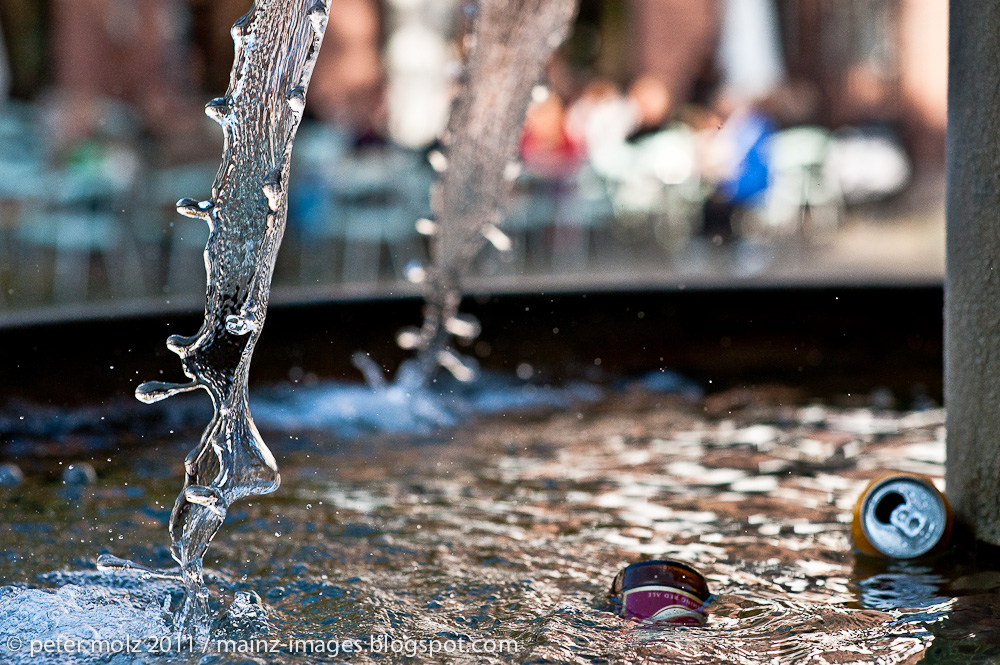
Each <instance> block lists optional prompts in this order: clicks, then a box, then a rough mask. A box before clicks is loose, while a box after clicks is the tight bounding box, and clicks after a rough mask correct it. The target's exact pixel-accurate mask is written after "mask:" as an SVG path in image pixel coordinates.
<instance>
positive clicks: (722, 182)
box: [702, 89, 776, 244]
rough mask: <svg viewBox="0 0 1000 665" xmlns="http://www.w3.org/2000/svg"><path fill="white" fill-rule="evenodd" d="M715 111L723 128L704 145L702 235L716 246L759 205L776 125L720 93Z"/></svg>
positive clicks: (737, 99)
mask: <svg viewBox="0 0 1000 665" xmlns="http://www.w3.org/2000/svg"><path fill="white" fill-rule="evenodd" d="M714 106H715V111H716V113H718V116H719V117H720V118H723V120H722V124H721V126H719V128H718V130H717V131H716V132H715V133H714V135H712V136H711V138H710V139H709V140H708V142H707V143H706V145H705V154H704V155H703V161H702V174H703V176H704V178H705V180H706V181H707V182H709V183H712V184H713V192H712V194H711V195H710V196H709V197H708V199H707V200H706V202H705V207H704V218H703V227H702V233H703V235H704V236H706V237H708V238H710V239H711V240H712V242H713V243H715V244H723V243H728V242H730V241H732V240H733V239H734V237H735V228H734V225H733V221H734V217H735V216H736V215H738V214H740V213H742V212H745V211H747V210H749V209H752V208H755V207H758V206H760V205H761V203H762V202H763V197H764V194H765V192H766V191H767V188H768V185H769V181H770V173H769V161H770V139H771V137H772V135H773V134H774V132H775V130H776V124H775V122H774V120H773V119H772V118H771V117H770V116H769V115H767V114H766V113H765V112H764V111H763V110H762V109H761V108H760V106H759V105H758V104H755V103H750V102H746V101H743V100H742V99H741V98H740V97H739V96H735V95H733V94H732V92H731V91H729V90H726V89H723V90H722V91H720V93H719V95H718V96H717V98H716V103H715V105H714Z"/></svg>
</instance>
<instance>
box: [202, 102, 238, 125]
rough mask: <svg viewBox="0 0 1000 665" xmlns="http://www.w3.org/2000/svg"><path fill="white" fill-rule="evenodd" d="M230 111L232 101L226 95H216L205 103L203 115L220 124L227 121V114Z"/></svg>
mask: <svg viewBox="0 0 1000 665" xmlns="http://www.w3.org/2000/svg"><path fill="white" fill-rule="evenodd" d="M232 111H233V109H232V101H231V100H230V99H229V98H228V97H216V98H215V99H213V100H212V101H210V102H209V103H208V104H205V115H207V116H208V117H209V118H211V119H212V120H214V121H216V122H217V123H219V124H220V125H224V124H226V123H227V122H229V115H230V114H231V113H232Z"/></svg>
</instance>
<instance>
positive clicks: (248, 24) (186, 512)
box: [98, 0, 327, 635]
mask: <svg viewBox="0 0 1000 665" xmlns="http://www.w3.org/2000/svg"><path fill="white" fill-rule="evenodd" d="M326 21H327V6H326V4H325V3H323V2H317V1H316V0H257V1H256V2H255V3H254V5H253V7H252V8H251V10H250V11H249V12H248V13H247V14H246V15H245V16H243V17H242V18H240V19H239V20H238V21H237V22H236V24H235V25H234V26H233V29H232V36H233V43H234V45H235V58H234V61H233V70H232V75H231V78H230V83H229V90H228V91H227V93H226V95H225V96H224V97H219V98H216V99H213V100H212V101H210V102H209V103H208V104H207V105H206V107H205V113H206V114H207V115H208V116H209V117H211V118H212V119H214V120H215V121H216V122H218V123H219V125H220V126H221V127H222V129H223V134H224V151H223V157H222V165H221V167H220V168H219V172H218V174H217V175H216V178H215V182H214V183H213V186H212V196H211V199H209V200H204V201H197V200H195V199H189V198H185V199H181V200H180V201H178V202H177V210H178V212H179V213H180V214H182V215H184V216H187V217H193V218H196V219H203V220H205V221H206V222H207V223H208V226H209V239H208V243H207V245H206V247H205V266H206V270H207V273H208V286H207V289H206V298H205V320H204V322H203V323H202V326H201V329H200V330H199V331H198V333H197V334H196V335H194V336H192V337H182V336H179V335H174V336H171V337H170V339H169V340H168V341H167V346H168V348H169V349H170V350H171V351H173V352H174V353H176V354H177V355H178V356H180V358H181V361H182V365H183V370H184V373H185V374H186V375H187V376H188V377H189V378H190V379H191V381H190V382H188V383H163V382H159V381H151V382H148V383H144V384H142V385H141V386H139V387H138V388H137V389H136V397H137V398H138V399H140V400H141V401H143V402H155V401H158V400H161V399H165V398H167V397H170V396H172V395H175V394H177V393H179V392H186V391H190V390H195V389H197V388H203V389H205V390H206V391H208V393H209V395H210V396H211V399H212V405H213V407H214V415H213V417H212V420H211V422H210V423H209V425H208V427H207V428H206V430H205V432H204V434H203V436H202V439H201V442H200V443H199V444H198V446H197V447H196V448H195V449H194V450H192V451H191V453H190V454H189V455H188V456H187V459H186V460H185V462H184V467H185V480H184V490H183V491H182V492H181V493H180V495H179V496H178V497H177V501H176V502H175V504H174V508H173V512H172V513H171V516H170V538H171V541H172V547H171V554H172V556H173V558H174V559H175V560H176V561H177V563H178V564H179V565H180V572H179V574H177V573H172V572H163V571H155V570H152V569H150V568H147V567H145V566H141V565H139V564H135V563H132V562H130V561H126V560H125V559H120V558H118V557H114V556H110V555H102V556H101V557H100V558H99V559H98V565H99V567H100V568H101V569H102V570H107V571H111V570H121V569H124V568H131V569H135V570H138V571H139V572H140V573H141V574H144V575H150V576H155V577H161V578H168V579H175V580H181V581H182V582H183V584H184V588H185V592H186V593H185V600H184V605H183V607H182V608H181V612H180V615H179V617H178V618H177V620H176V621H175V626H176V627H177V628H178V629H179V630H181V631H183V632H184V633H187V634H189V635H190V634H195V635H203V634H205V633H207V630H208V624H209V622H208V619H209V612H208V590H207V589H206V588H205V585H204V582H203V579H202V559H203V557H204V555H205V552H206V550H207V549H208V546H209V543H211V541H212V538H213V537H214V536H215V534H216V532H218V530H219V528H220V527H221V526H222V523H223V521H224V520H225V517H226V511H227V509H228V507H229V506H230V505H231V504H232V503H233V502H234V501H237V500H238V499H241V498H244V497H247V496H252V495H256V494H266V493H268V492H273V491H274V490H275V489H277V487H278V484H279V482H280V477H279V474H278V466H277V463H276V462H275V460H274V457H273V456H272V455H271V452H270V450H268V448H267V446H266V445H265V444H264V441H263V439H261V436H260V434H259V433H258V432H257V428H256V426H255V425H254V422H253V419H252V418H251V416H250V410H249V404H248V398H247V379H248V376H249V370H250V359H251V356H252V354H253V349H254V346H255V344H256V343H257V339H258V337H259V336H260V332H261V328H262V326H263V324H264V317H265V314H266V311H267V302H268V294H269V291H270V284H271V275H272V273H273V271H274V261H275V257H276V255H277V251H278V247H279V245H280V243H281V237H282V234H283V233H284V228H285V218H286V214H287V196H286V193H287V190H286V186H285V185H286V183H287V182H288V169H289V162H290V159H289V158H290V155H291V150H292V143H293V140H294V138H295V132H296V130H297V128H298V124H299V120H300V119H301V117H302V111H303V109H304V108H305V95H306V89H307V87H308V85H309V79H310V76H311V74H312V69H313V65H314V63H315V61H316V56H317V54H318V53H319V48H320V44H321V43H322V38H323V31H324V29H325V27H326Z"/></svg>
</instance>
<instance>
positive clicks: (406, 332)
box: [396, 326, 423, 349]
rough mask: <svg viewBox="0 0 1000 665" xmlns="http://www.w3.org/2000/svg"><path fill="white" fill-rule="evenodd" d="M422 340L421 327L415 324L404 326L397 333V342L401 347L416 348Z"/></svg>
mask: <svg viewBox="0 0 1000 665" xmlns="http://www.w3.org/2000/svg"><path fill="white" fill-rule="evenodd" d="M422 340H423V336H422V335H421V334H420V329H419V328H416V327H414V326H410V327H408V328H403V329H402V330H400V331H399V333H398V334H397V335H396V344H398V345H399V348H401V349H415V348H417V347H419V346H420V343H421V341H422Z"/></svg>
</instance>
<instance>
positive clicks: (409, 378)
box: [355, 0, 576, 390]
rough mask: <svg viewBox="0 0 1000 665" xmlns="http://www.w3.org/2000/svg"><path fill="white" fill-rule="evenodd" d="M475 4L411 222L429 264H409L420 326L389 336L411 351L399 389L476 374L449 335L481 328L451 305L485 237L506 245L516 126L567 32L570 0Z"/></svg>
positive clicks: (471, 334)
mask: <svg viewBox="0 0 1000 665" xmlns="http://www.w3.org/2000/svg"><path fill="white" fill-rule="evenodd" d="M473 9H474V16H473V19H472V26H471V29H470V31H469V32H468V34H467V35H466V38H465V40H464V44H465V45H466V53H465V65H464V69H463V74H462V79H463V80H462V86H461V92H460V93H459V95H458V97H457V99H456V100H455V103H454V105H453V108H452V113H451V118H450V120H449V123H448V128H447V130H446V131H445V134H444V136H443V144H444V150H443V151H439V150H434V151H432V152H431V153H430V154H429V155H428V160H429V162H430V164H431V167H432V168H433V169H434V170H435V171H437V172H438V173H439V174H441V179H440V181H439V182H438V183H436V184H435V187H434V189H433V191H432V197H431V198H432V207H433V210H434V219H433V220H430V219H420V220H417V221H416V228H417V231H418V232H419V233H421V234H424V235H426V236H429V237H430V241H431V266H430V267H429V268H427V269H426V270H420V271H419V273H418V271H414V274H415V276H418V277H419V279H416V280H414V281H416V282H418V283H421V284H422V285H423V287H424V311H423V317H424V320H423V325H422V326H421V327H420V328H419V329H416V328H412V327H410V328H406V329H404V330H402V331H401V332H400V333H399V335H398V336H397V342H398V343H399V345H400V346H401V347H402V348H404V349H413V350H415V351H416V357H415V358H412V359H410V360H408V361H406V362H404V364H403V366H401V367H400V369H399V372H398V373H397V376H396V379H395V383H397V384H402V385H403V387H404V388H406V389H407V390H419V389H421V388H426V387H427V386H428V384H430V383H431V382H432V381H433V378H434V376H435V374H436V373H437V371H438V370H439V368H444V369H446V370H448V371H449V372H450V373H451V374H452V375H454V376H455V378H457V379H459V380H460V381H471V380H472V379H473V378H475V376H476V373H477V368H476V363H475V361H474V360H473V359H472V358H467V357H464V356H462V355H461V354H460V353H458V352H457V351H455V350H454V349H453V348H452V347H451V337H452V336H455V337H458V338H459V339H461V340H463V341H465V342H471V341H472V340H473V339H475V338H476V337H477V336H478V335H479V330H480V326H479V322H478V321H476V320H475V319H474V318H473V317H471V316H468V315H460V314H459V313H458V310H459V305H460V304H461V293H462V279H463V277H464V275H465V274H466V273H467V272H468V271H469V269H470V267H471V265H472V263H473V261H474V260H475V258H476V256H477V255H478V254H479V252H480V251H482V249H483V248H484V247H485V246H486V244H487V243H490V244H492V245H493V246H494V247H496V248H497V249H498V250H500V251H508V250H510V249H511V245H512V243H511V240H510V238H509V237H508V236H507V235H506V234H505V233H504V232H503V231H502V221H503V218H504V212H505V209H506V204H507V200H508V198H509V193H510V189H511V186H512V181H513V179H512V178H511V173H512V172H513V173H515V174H516V172H517V167H516V164H517V146H518V139H519V137H520V131H521V125H522V123H523V121H524V116H525V113H526V112H527V109H528V104H529V102H530V100H531V91H532V89H533V88H534V87H535V85H536V84H537V83H538V81H539V80H541V79H542V77H543V74H544V68H545V63H546V62H547V61H548V58H549V56H550V55H551V54H552V52H553V51H554V50H555V49H556V48H557V47H558V46H559V45H560V44H561V43H562V42H563V40H564V39H565V37H566V34H567V33H568V30H569V27H570V23H571V21H572V19H573V16H574V15H575V13H576V0H479V1H478V3H476V4H475V5H474V7H473ZM512 164H513V165H515V167H514V168H512V167H511V165H512ZM355 364H357V363H355ZM359 369H362V371H364V368H361V367H359ZM373 387H377V386H373Z"/></svg>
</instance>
